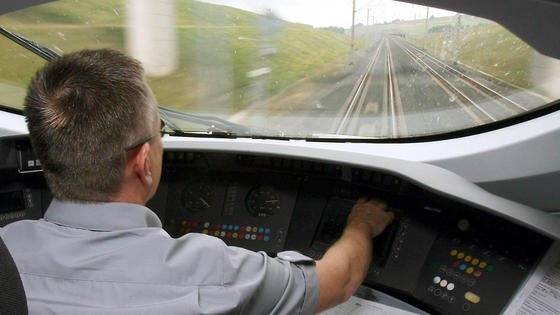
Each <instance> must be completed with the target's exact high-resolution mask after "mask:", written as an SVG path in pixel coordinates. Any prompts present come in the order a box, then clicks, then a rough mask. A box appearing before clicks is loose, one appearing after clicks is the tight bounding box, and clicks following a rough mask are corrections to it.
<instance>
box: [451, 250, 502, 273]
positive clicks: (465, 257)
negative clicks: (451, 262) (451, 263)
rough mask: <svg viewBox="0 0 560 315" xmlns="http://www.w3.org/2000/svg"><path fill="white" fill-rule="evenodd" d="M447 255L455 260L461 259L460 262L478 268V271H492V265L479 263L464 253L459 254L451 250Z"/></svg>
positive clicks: (478, 260) (479, 261)
mask: <svg viewBox="0 0 560 315" xmlns="http://www.w3.org/2000/svg"><path fill="white" fill-rule="evenodd" d="M449 254H450V255H451V257H457V259H461V260H464V261H465V262H467V263H471V264H472V265H473V266H475V267H478V268H480V269H485V268H486V270H488V271H493V270H494V266H493V265H488V263H487V262H485V261H481V260H480V259H478V258H474V257H472V256H470V255H467V254H465V253H464V252H459V251H458V250H456V249H452V250H451V252H450V253H449Z"/></svg>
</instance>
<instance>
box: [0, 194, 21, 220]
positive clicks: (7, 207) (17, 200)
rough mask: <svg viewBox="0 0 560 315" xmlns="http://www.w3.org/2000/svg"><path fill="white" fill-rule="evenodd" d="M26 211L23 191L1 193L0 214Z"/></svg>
mask: <svg viewBox="0 0 560 315" xmlns="http://www.w3.org/2000/svg"><path fill="white" fill-rule="evenodd" d="M21 210H25V199H24V195H23V191H21V190H17V191H9V192H2V193H0V214H2V213H9V212H15V211H21Z"/></svg>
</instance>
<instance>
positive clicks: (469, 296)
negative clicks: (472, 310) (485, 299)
mask: <svg viewBox="0 0 560 315" xmlns="http://www.w3.org/2000/svg"><path fill="white" fill-rule="evenodd" d="M465 299H466V300H467V301H469V302H471V303H474V304H478V303H480V296H478V295H476V294H474V293H472V292H470V291H469V292H467V293H465Z"/></svg>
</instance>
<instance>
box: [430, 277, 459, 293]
mask: <svg viewBox="0 0 560 315" xmlns="http://www.w3.org/2000/svg"><path fill="white" fill-rule="evenodd" d="M433 281H434V284H439V286H440V287H442V288H446V289H447V290H448V291H453V289H455V284H454V283H453V282H449V281H447V280H445V279H441V277H440V276H435V277H434V279H433Z"/></svg>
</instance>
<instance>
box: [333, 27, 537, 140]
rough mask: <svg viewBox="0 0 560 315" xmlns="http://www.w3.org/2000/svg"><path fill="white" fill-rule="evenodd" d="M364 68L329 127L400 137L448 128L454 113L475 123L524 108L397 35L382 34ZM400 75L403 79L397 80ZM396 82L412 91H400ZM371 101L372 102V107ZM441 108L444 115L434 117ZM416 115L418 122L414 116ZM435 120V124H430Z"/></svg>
mask: <svg viewBox="0 0 560 315" xmlns="http://www.w3.org/2000/svg"><path fill="white" fill-rule="evenodd" d="M395 54H397V56H396V57H395ZM407 57H408V58H407ZM409 58H410V61H408V59H409ZM364 69H365V70H364V71H363V73H362V74H361V75H360V77H359V78H358V79H357V80H356V83H355V84H354V86H353V88H352V89H351V91H350V93H349V96H348V97H347V98H346V101H345V102H344V105H343V106H342V108H341V109H340V111H339V114H338V116H337V117H338V118H337V120H336V123H335V124H334V127H333V128H332V129H331V131H332V133H335V134H337V135H340V136H348V135H353V136H367V137H375V138H401V137H406V136H409V135H418V134H426V133H427V132H424V131H423V128H425V129H430V128H432V129H433V130H436V131H438V130H443V131H446V130H449V129H445V126H444V125H445V124H450V125H453V124H454V123H455V120H456V119H458V120H459V121H461V123H462V124H463V125H465V126H476V125H483V124H487V123H492V122H496V121H499V120H501V119H504V118H507V117H511V116H515V115H518V114H521V113H524V112H527V111H528V110H530V109H529V108H527V107H525V106H523V105H521V104H519V103H518V102H516V101H514V100H512V99H511V98H508V97H507V96H506V95H504V93H503V92H500V91H498V90H496V89H494V88H493V87H492V86H491V83H488V82H487V83H484V82H480V81H479V80H477V79H476V78H474V77H473V76H471V75H468V74H466V73H465V72H463V71H461V70H459V69H458V68H456V67H453V66H452V65H449V64H447V63H445V62H443V61H441V60H439V59H437V58H436V57H434V56H432V55H430V54H428V53H426V52H424V51H422V50H420V49H419V48H417V47H415V46H414V45H412V44H411V43H408V42H406V41H404V40H402V39H397V38H391V37H389V36H387V37H384V38H383V39H382V40H381V41H380V42H379V44H378V46H377V49H376V50H375V52H374V53H373V54H372V55H371V59H369V60H368V62H367V66H365V67H364ZM411 71H412V72H411ZM419 73H421V75H419ZM413 75H418V76H422V78H423V79H422V80H423V81H414V80H411V79H410V77H411V76H413ZM400 76H404V81H405V82H406V83H407V84H402V83H399V77H400ZM407 77H408V78H407ZM402 85H408V86H407V89H408V90H410V88H411V87H412V88H413V89H416V90H417V91H416V92H414V93H410V92H408V91H406V93H405V94H406V95H403V93H402V92H405V91H404V90H403V91H401V87H402ZM372 90H375V91H374V92H372ZM421 94H426V95H428V96H430V97H428V96H422V95H421ZM430 94H433V95H430ZM444 95H447V99H445V98H446V97H445V96H444ZM438 97H439V98H438ZM371 104H374V105H375V106H373V107H374V108H375V109H374V110H373V113H372V110H371V108H370V107H371V106H370V105H371ZM441 112H446V114H445V115H447V116H445V117H444V118H442V117H443V116H441V117H439V116H438V115H440V113H441ZM434 113H436V114H435V115H434ZM414 115H416V117H413V116H414ZM419 115H421V116H419ZM430 115H432V117H429V116H430ZM419 117H423V118H420V120H423V122H421V123H419V122H415V121H414V119H417V120H418V119H419ZM434 117H435V118H434ZM440 118H441V119H445V120H446V122H445V123H442V122H441V119H440ZM411 124H412V125H414V126H411ZM422 124H424V125H423V126H422ZM438 124H440V125H441V126H436V127H434V125H438ZM437 128H439V129H437ZM438 132H440V131H438Z"/></svg>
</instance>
